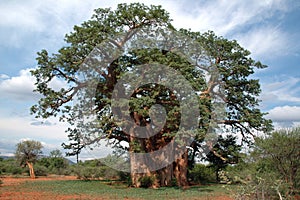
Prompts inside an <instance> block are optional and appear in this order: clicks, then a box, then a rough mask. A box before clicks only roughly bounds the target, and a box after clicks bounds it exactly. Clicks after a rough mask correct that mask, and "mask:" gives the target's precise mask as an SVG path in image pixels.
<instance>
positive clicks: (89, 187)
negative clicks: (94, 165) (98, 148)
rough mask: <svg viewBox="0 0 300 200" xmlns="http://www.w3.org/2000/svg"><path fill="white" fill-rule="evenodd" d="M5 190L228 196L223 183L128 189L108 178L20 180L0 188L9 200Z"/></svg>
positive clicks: (73, 195)
mask: <svg viewBox="0 0 300 200" xmlns="http://www.w3.org/2000/svg"><path fill="white" fill-rule="evenodd" d="M7 190H13V191H18V192H21V194H23V196H24V195H25V196H26V194H35V193H36V194H37V193H39V194H42V195H40V197H39V198H41V197H42V199H43V196H44V197H50V196H51V194H52V196H53V197H56V199H149V200H155V199H189V200H191V199H206V200H208V199H218V200H221V199H223V200H228V199H230V198H229V194H228V193H229V192H228V189H226V188H224V186H223V185H209V186H208V185H207V186H193V187H191V188H189V189H186V190H181V189H179V188H176V187H172V188H159V189H143V188H129V187H127V185H125V184H122V183H117V182H109V181H83V180H40V181H24V182H22V183H21V184H15V185H13V187H9V186H2V187H0V199H2V198H3V197H6V198H4V199H10V198H8V196H7V195H4V193H5V192H6V194H11V195H13V193H7V192H8V191H7ZM22 191H23V193H22ZM1 193H2V196H1ZM3 195H4V196H3ZM63 197H65V198H63ZM11 199H14V198H11ZM45 199H46V198H45Z"/></svg>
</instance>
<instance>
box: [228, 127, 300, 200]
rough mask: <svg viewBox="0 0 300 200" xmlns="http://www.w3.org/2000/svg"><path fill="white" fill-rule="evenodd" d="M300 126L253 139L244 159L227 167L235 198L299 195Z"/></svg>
mask: <svg viewBox="0 0 300 200" xmlns="http://www.w3.org/2000/svg"><path fill="white" fill-rule="evenodd" d="M299 152H300V129H299V128H294V129H288V130H279V131H275V132H273V133H272V134H270V135H266V136H265V137H260V138H257V139H256V143H255V148H254V150H253V151H252V152H251V154H250V155H248V157H249V159H248V160H246V162H242V163H239V164H237V165H236V166H231V167H227V168H226V170H227V171H228V174H229V176H230V178H231V180H232V183H241V185H240V186H238V187H237V191H236V192H235V194H236V199H280V198H282V199H293V198H294V197H293V196H295V195H299V193H300V188H299V182H300V179H299V174H300V173H299V170H298V169H299V164H300V163H299V159H300V157H299V156H300V155H299Z"/></svg>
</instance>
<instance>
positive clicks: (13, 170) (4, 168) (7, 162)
mask: <svg viewBox="0 0 300 200" xmlns="http://www.w3.org/2000/svg"><path fill="white" fill-rule="evenodd" d="M26 172H27V170H26V169H24V168H22V167H21V166H20V165H19V163H18V162H17V161H16V160H15V159H12V158H9V159H4V160H3V161H1V162H0V173H1V174H3V175H10V174H12V175H21V174H22V173H26Z"/></svg>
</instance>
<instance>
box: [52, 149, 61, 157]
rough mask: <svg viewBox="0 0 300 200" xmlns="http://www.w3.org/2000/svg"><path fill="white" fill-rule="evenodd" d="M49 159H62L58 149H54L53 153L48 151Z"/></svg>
mask: <svg viewBox="0 0 300 200" xmlns="http://www.w3.org/2000/svg"><path fill="white" fill-rule="evenodd" d="M49 157H51V158H62V157H63V156H62V152H61V151H60V150H59V149H55V150H53V151H50V153H49Z"/></svg>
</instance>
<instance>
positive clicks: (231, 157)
mask: <svg viewBox="0 0 300 200" xmlns="http://www.w3.org/2000/svg"><path fill="white" fill-rule="evenodd" d="M236 140H237V138H236V137H235V136H232V135H227V136H226V137H225V138H223V137H222V136H219V138H218V141H217V143H216V144H215V145H214V147H213V149H212V150H211V151H210V152H209V153H208V154H207V155H206V158H205V160H206V161H208V162H210V163H211V167H212V168H214V170H215V172H216V179H217V181H221V177H220V176H219V175H221V174H222V175H223V179H224V180H223V182H224V181H225V179H226V178H225V177H226V175H225V174H226V172H225V171H223V170H224V169H225V168H226V167H227V166H228V165H229V164H237V163H238V162H239V161H240V160H241V156H242V154H241V152H240V151H241V149H242V147H241V145H238V144H237V142H236ZM224 173H225V174H224Z"/></svg>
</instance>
